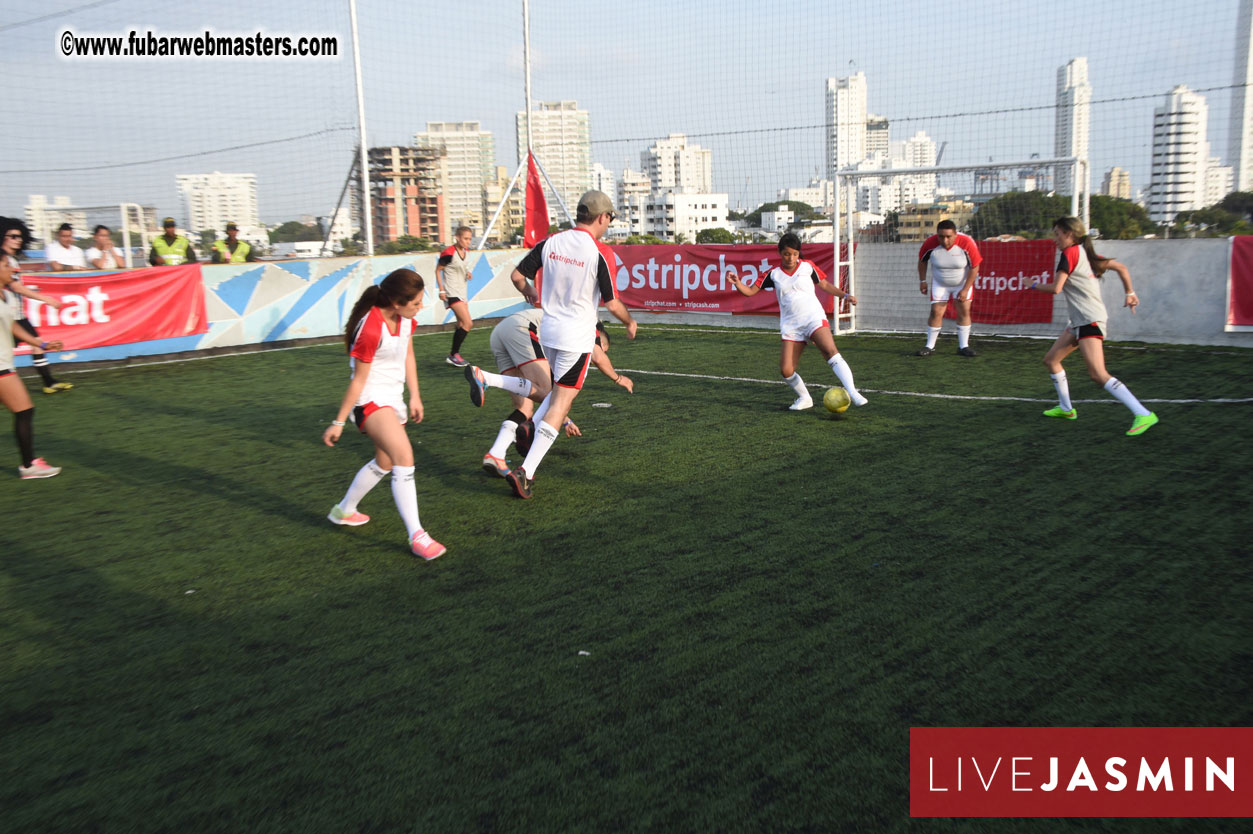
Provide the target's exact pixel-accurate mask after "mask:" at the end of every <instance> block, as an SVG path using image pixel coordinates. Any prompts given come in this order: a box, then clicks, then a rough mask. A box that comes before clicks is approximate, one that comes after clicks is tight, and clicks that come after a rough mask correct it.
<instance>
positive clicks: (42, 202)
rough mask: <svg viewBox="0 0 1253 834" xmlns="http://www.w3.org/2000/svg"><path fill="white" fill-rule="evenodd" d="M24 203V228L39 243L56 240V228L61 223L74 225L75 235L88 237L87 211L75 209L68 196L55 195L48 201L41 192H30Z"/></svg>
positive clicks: (89, 232)
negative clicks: (27, 200) (28, 230)
mask: <svg viewBox="0 0 1253 834" xmlns="http://www.w3.org/2000/svg"><path fill="white" fill-rule="evenodd" d="M28 199H29V202H28V203H27V204H26V228H28V229H30V233H31V235H32V236H33V237H34V238H35V240H37V241H40V242H41V243H45V244H46V243H48V242H49V241H52V240H56V235H57V229H58V228H60V226H61V224H62V223H69V224H70V225H71V226H73V227H74V235H75V236H76V237H88V236H89V235H91V229H87V228H86V226H87V213H86V212H85V211H80V210H75V209H74V203H73V201H71V200H70V198H69V197H63V196H57V197H53V198H52V202H51V203H49V202H48V198H47V197H46V196H44V195H43V194H31V195H30V197H29V198H28Z"/></svg>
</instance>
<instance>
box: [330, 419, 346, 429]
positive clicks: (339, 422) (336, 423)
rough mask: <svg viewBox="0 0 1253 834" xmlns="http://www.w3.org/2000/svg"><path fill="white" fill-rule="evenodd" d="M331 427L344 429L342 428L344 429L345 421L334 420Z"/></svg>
mask: <svg viewBox="0 0 1253 834" xmlns="http://www.w3.org/2000/svg"><path fill="white" fill-rule="evenodd" d="M331 425H332V426H340V427H341V428H342V427H343V425H344V421H343V420H332V421H331Z"/></svg>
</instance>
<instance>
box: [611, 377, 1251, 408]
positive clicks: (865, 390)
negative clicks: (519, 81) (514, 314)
mask: <svg viewBox="0 0 1253 834" xmlns="http://www.w3.org/2000/svg"><path fill="white" fill-rule="evenodd" d="M617 370H619V371H621V372H622V373H627V374H641V375H643V376H675V377H682V378H684V379H704V380H710V381H713V382H754V383H759V384H761V385H787V383H786V382H784V381H783V380H781V379H756V378H755V377H747V376H713V375H710V374H681V373H676V372H674V371H645V370H642V369H640V368H618V369H617ZM805 387H806V388H812V389H822V388H828V387H830V386H826V385H811V384H809V383H806V384H805ZM857 390H858V391H861V392H862V393H864V394H887V395H889V396H895V397H929V398H931V399H936V400H978V401H980V402H1015V403H1056V402H1057V398H1056V397H1046V398H1040V397H978V396H973V395H970V394H929V393H925V392H922V391H889V390H887V389H875V388H858V389H857ZM1071 402H1073V403H1113V404H1117V403H1118V400H1116V399H1114V398H1113V397H1108V398H1106V399H1100V400H1076V399H1073V398H1072V399H1071ZM1140 402H1142V403H1170V404H1184V403H1228V404H1230V403H1253V397H1240V398H1229V397H1223V398H1217V399H1212V400H1165V399H1141V400H1140Z"/></svg>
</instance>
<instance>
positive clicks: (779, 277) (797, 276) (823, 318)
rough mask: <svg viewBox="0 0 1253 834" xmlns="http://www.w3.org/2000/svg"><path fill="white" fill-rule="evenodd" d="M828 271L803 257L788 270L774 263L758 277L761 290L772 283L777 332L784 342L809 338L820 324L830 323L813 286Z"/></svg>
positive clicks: (821, 325) (826, 324) (805, 340)
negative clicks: (776, 315)
mask: <svg viewBox="0 0 1253 834" xmlns="http://www.w3.org/2000/svg"><path fill="white" fill-rule="evenodd" d="M826 278H827V274H826V273H825V272H823V271H822V270H821V269H820V268H819V267H818V265H817V264H815V263H814V262H813V261H805V260H802V261H801V262H800V263H798V264H797V265H796V269H795V270H793V271H792V272H791V273H790V274H789V273H787V272H784V271H783V267H781V266H776V267H775V268H774V269H772V270H770V272H769V274H768V275H766V277H765V278H763V279H762V280H761V284H760V286H761V288H762V289H763V290H765V289H769V288H770V287H774V295H775V300H776V301H777V302H778V304H779V333H780V335H781V336H782V337H783V341H785V342H808V341H809V337H810V336H812V335H813V334H814V333H815V332H816V331H817V330H819V329H820V328H823V327H830V323H829V322H828V321H827V313H826V311H825V310H823V309H822V302H821V301H819V300H818V293H817V292H816V291H815V287H817V286H818V282H819V281H825V280H826Z"/></svg>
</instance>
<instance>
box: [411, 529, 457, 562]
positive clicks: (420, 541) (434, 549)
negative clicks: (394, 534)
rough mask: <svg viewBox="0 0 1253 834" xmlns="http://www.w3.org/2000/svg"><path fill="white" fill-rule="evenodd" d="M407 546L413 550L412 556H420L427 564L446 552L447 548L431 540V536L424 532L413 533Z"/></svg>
mask: <svg viewBox="0 0 1253 834" xmlns="http://www.w3.org/2000/svg"><path fill="white" fill-rule="evenodd" d="M409 546H410V547H412V548H413V555H414V556H421V557H422V558H423V559H425V560H426V561H428V562H429V561H431V560H432V559H438V558H439V557H440V556H443V555H444V554H445V553H447V552H448V548H446V547H444V546H443V545H442V544H440V543H439V542H437V541H435V539H433V538H431V534H430V533H428V532H426V531H425V530H419V531H418V532H416V533H414V534H413V538H411V539H410V540H409Z"/></svg>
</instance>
